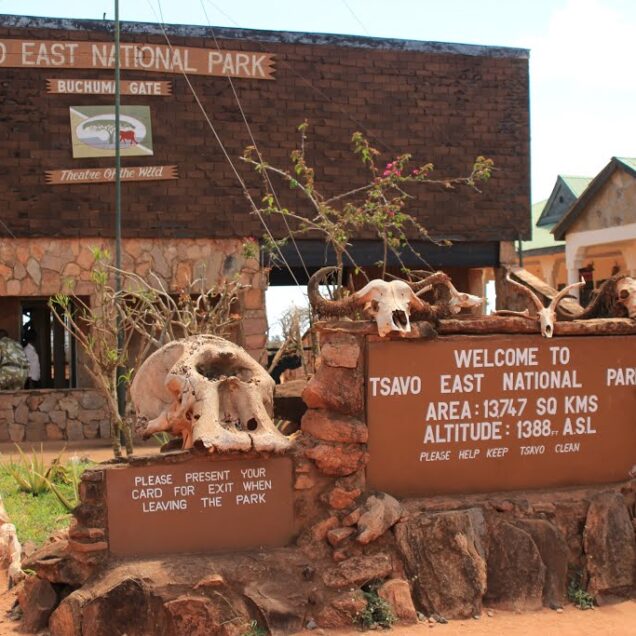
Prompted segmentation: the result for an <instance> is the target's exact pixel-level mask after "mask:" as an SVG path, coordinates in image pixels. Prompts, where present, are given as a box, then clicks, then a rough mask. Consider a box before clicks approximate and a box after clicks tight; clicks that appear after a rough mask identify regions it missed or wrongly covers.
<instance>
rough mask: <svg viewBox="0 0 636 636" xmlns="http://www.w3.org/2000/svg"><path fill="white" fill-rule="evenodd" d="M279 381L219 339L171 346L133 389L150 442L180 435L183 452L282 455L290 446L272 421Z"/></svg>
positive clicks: (154, 358)
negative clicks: (202, 450)
mask: <svg viewBox="0 0 636 636" xmlns="http://www.w3.org/2000/svg"><path fill="white" fill-rule="evenodd" d="M273 393H274V381H273V380H272V378H271V377H270V376H269V375H268V374H267V372H266V371H265V369H263V367H261V365H260V364H258V363H257V362H256V361H255V360H254V359H252V358H251V356H250V355H249V354H248V353H247V352H246V351H245V350H244V349H242V348H241V347H239V346H238V345H235V344H234V343H232V342H229V341H228V340H225V339H223V338H219V337H217V336H210V335H204V336H192V337H190V338H184V339H182V340H176V341H174V342H171V343H169V344H167V345H165V346H164V347H162V348H161V349H159V350H158V351H156V352H155V353H153V354H152V355H151V356H150V357H149V358H148V359H147V360H146V361H145V362H144V363H143V364H142V365H141V367H140V368H139V371H138V372H137V375H136V376H135V379H134V381H133V383H132V386H131V395H132V399H133V403H134V405H135V409H136V411H137V415H138V416H139V417H140V418H143V419H144V420H146V421H147V425H146V428H145V431H144V437H146V438H147V437H150V436H151V435H153V434H154V433H157V432H160V431H168V432H170V433H172V434H173V435H176V436H180V437H181V438H182V440H183V448H184V449H187V448H191V447H192V446H195V445H196V446H199V447H204V448H206V449H208V450H209V451H210V452H214V451H217V452H222V451H249V450H252V449H253V450H256V451H263V452H271V451H273V452H281V451H284V450H285V449H287V448H288V447H289V445H290V441H289V440H288V439H287V438H286V437H285V436H284V435H282V434H281V433H280V432H279V431H278V430H277V429H276V427H275V426H274V424H273V422H272V415H273Z"/></svg>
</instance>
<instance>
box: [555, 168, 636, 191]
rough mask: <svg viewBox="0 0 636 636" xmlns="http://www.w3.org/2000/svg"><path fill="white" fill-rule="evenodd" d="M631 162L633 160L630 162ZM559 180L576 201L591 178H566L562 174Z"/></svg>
mask: <svg viewBox="0 0 636 636" xmlns="http://www.w3.org/2000/svg"><path fill="white" fill-rule="evenodd" d="M632 161H633V160H632ZM559 176H560V177H561V179H563V181H564V182H565V185H567V187H568V188H570V190H572V194H573V195H574V196H575V197H576V198H577V199H578V198H579V197H580V196H581V194H583V190H585V188H587V186H588V185H589V183H590V181H591V180H592V177H566V176H564V175H562V174H560V175H559Z"/></svg>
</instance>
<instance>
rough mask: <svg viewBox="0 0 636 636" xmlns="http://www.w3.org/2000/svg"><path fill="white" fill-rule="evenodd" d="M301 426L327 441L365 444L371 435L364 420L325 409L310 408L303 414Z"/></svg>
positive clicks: (304, 430) (306, 431)
mask: <svg viewBox="0 0 636 636" xmlns="http://www.w3.org/2000/svg"><path fill="white" fill-rule="evenodd" d="M300 427H301V429H302V431H303V432H304V433H309V434H310V435H312V436H313V437H315V438H316V439H319V440H322V441H325V442H340V443H342V444H365V443H366V441H367V439H368V437H369V431H368V429H367V426H366V424H364V422H361V421H360V420H357V419H355V418H353V417H349V416H347V415H339V414H338V413H330V412H329V411H325V410H323V409H308V410H307V412H306V413H305V415H303V419H302V421H301V424H300Z"/></svg>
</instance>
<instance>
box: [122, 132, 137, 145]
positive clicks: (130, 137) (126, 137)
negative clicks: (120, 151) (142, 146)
mask: <svg viewBox="0 0 636 636" xmlns="http://www.w3.org/2000/svg"><path fill="white" fill-rule="evenodd" d="M119 141H120V142H124V141H127V142H128V143H129V144H130V145H131V146H132V145H133V144H134V145H137V139H136V138H135V131H134V130H120V131H119Z"/></svg>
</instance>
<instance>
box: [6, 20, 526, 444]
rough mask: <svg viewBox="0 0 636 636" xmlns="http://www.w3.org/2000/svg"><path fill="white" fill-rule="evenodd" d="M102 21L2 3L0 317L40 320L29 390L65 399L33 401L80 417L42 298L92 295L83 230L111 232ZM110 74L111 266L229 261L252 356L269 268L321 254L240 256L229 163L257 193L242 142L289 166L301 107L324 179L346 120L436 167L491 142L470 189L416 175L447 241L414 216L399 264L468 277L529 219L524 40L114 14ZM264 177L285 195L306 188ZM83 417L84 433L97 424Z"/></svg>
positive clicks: (70, 359)
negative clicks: (24, 11) (69, 292)
mask: <svg viewBox="0 0 636 636" xmlns="http://www.w3.org/2000/svg"><path fill="white" fill-rule="evenodd" d="M112 40H113V25H112V23H111V22H106V21H77V20H65V19H48V18H30V17H16V16H0V84H1V87H2V93H3V99H2V100H0V118H1V120H2V123H3V126H2V128H1V129H0V136H1V137H2V141H1V144H0V208H1V209H2V212H1V213H0V219H1V221H2V222H1V223H0V327H3V328H6V329H7V330H8V331H9V332H10V334H11V335H12V336H13V337H14V338H19V337H20V330H21V326H22V324H23V323H24V321H25V320H26V319H27V318H29V319H31V320H32V321H33V324H35V325H36V326H37V327H38V331H39V333H40V342H39V349H40V355H41V358H42V369H43V377H42V384H43V387H44V388H43V389H42V391H45V390H47V391H49V392H52V393H51V395H52V396H53V397H51V398H50V401H54V402H55V404H56V405H59V403H60V400H66V402H64V404H66V405H67V406H68V404H70V402H69V400H71V401H73V402H74V404H75V406H77V409H75V407H73V408H72V411H73V414H75V413H77V416H76V417H71V413H69V412H68V410H65V408H62V407H59V408H58V406H55V408H49V407H51V405H50V404H48V403H47V408H48V409H49V410H51V411H53V412H59V413H60V414H59V415H57V416H56V417H57V418H58V419H59V420H60V421H62V420H63V418H64V417H68V418H70V419H73V420H74V421H78V422H81V421H82V418H83V419H84V421H98V420H99V418H98V417H97V415H95V414H93V415H94V418H93V419H88V420H87V417H88V415H87V414H86V413H84V412H83V411H81V410H80V409H84V410H86V408H87V407H86V406H82V405H81V404H80V405H79V406H78V404H79V403H78V399H79V398H77V399H76V398H75V397H73V398H72V399H71V397H70V396H76V394H75V393H72V394H70V393H69V394H66V393H65V391H70V390H72V389H76V388H80V389H81V388H82V387H87V386H88V385H87V383H86V381H85V379H84V378H83V376H82V374H81V372H80V370H79V368H80V365H79V364H78V359H77V358H78V356H77V354H76V353H75V349H74V347H73V345H72V343H70V342H68V339H65V337H64V333H63V330H62V329H61V328H60V327H58V326H57V325H56V324H55V322H54V321H52V320H51V316H50V314H49V312H48V309H47V300H48V298H49V297H51V296H52V295H54V294H56V293H57V292H59V291H60V290H61V288H62V286H63V284H64V281H65V280H66V279H72V280H73V281H74V283H75V291H76V293H77V294H79V295H85V297H86V298H87V300H88V302H89V303H90V302H91V298H90V295H91V289H92V287H91V284H90V273H91V267H92V256H91V248H92V247H94V246H102V247H108V248H110V249H111V251H113V236H114V186H113V184H112V176H113V165H114V160H113V158H112V154H113V151H112V146H113V144H114V141H113V139H112V134H111V133H109V132H108V121H106V122H105V121H104V120H108V119H109V117H110V120H111V122H112V117H113V115H112V111H113V106H112V105H113V101H114V100H113V95H112V92H113V88H114V86H113V72H112V66H113V55H112V52H113V47H112ZM228 77H231V78H232V81H231V82H230V81H229V80H228ZM122 80H123V82H124V84H125V86H124V87H123V88H124V94H123V96H122V105H123V108H124V110H123V111H122V115H125V116H126V117H128V119H122V122H124V121H125V122H126V123H122V134H121V137H120V138H121V144H122V149H123V150H122V154H123V156H122V167H123V178H124V182H123V184H122V202H123V204H122V228H123V229H122V234H123V243H122V246H123V266H124V268H126V269H130V270H132V271H135V272H137V273H138V274H140V275H141V276H144V275H146V274H147V273H148V271H150V270H152V271H153V272H155V273H156V274H157V275H158V276H159V277H160V278H161V279H162V280H163V281H164V283H165V284H166V285H167V287H168V288H169V289H170V290H172V291H174V293H178V291H179V289H180V287H181V286H182V285H183V283H184V281H186V280H188V279H191V278H192V277H195V276H197V275H198V274H199V273H201V272H205V275H206V277H207V278H208V280H211V281H215V280H221V279H222V278H224V277H229V276H234V275H238V276H242V278H243V280H244V281H245V282H246V283H249V284H251V285H252V288H251V289H250V291H249V292H247V293H246V294H245V296H244V298H242V301H241V307H240V311H241V315H242V325H241V329H240V333H239V335H238V339H239V342H240V343H241V344H243V345H244V346H245V347H246V348H247V349H248V350H249V351H250V352H251V353H252V354H253V355H254V356H255V357H257V358H259V356H260V355H261V352H262V350H263V347H264V344H265V340H266V331H267V322H266V317H265V310H264V290H265V287H266V285H267V284H290V283H292V282H293V281H295V280H297V281H298V282H299V283H301V284H302V283H303V282H305V281H306V276H307V273H311V272H313V271H315V270H316V269H317V268H318V267H320V266H322V265H324V264H329V263H331V261H332V258H333V257H332V255H331V254H329V253H328V252H325V249H324V244H323V243H322V241H321V240H320V239H319V237H315V236H311V235H309V236H307V237H303V240H299V241H298V242H297V243H298V250H296V248H295V247H294V246H287V247H285V248H284V256H285V258H286V261H287V264H288V265H289V267H288V268H284V267H283V268H280V269H274V270H272V271H271V273H269V275H268V276H267V275H266V274H265V271H264V269H263V267H262V264H261V263H259V262H257V261H256V260H251V261H248V260H246V258H245V257H244V255H243V249H242V246H243V244H244V243H245V242H246V241H249V240H260V239H261V237H262V236H263V234H264V232H265V230H264V227H263V223H262V219H260V218H259V217H258V216H257V215H255V214H252V213H251V211H250V206H249V205H248V202H247V200H246V196H245V193H244V189H243V187H242V186H241V184H240V182H239V179H240V180H242V181H243V182H244V183H245V184H246V188H247V189H248V191H249V192H250V194H251V195H252V196H253V197H255V198H256V200H257V201H258V200H259V196H260V192H261V189H260V178H259V177H258V175H256V174H255V173H254V171H253V170H251V169H250V168H249V166H247V165H244V164H243V163H242V162H241V161H240V160H239V157H240V155H241V154H242V153H243V150H244V149H245V147H246V146H249V145H254V144H256V145H257V146H258V149H259V151H260V152H261V153H262V155H263V157H264V158H265V159H266V160H267V161H268V162H269V163H270V164H273V165H279V166H287V165H289V153H290V151H291V150H292V149H293V148H294V147H296V145H297V143H298V133H297V130H296V128H297V125H298V124H299V123H301V122H302V121H304V120H308V122H309V125H310V129H309V140H308V147H307V150H308V155H309V158H310V160H311V162H312V165H314V166H315V167H316V181H317V182H318V183H319V184H320V185H321V186H322V188H323V190H324V191H325V192H326V193H327V194H330V195H335V194H339V193H342V192H345V191H347V190H349V189H351V188H352V187H355V186H356V185H362V184H364V183H365V179H366V173H365V171H364V169H363V168H362V166H360V165H359V164H358V163H357V161H356V160H355V159H354V157H353V154H352V148H351V136H352V134H353V133H354V132H355V131H358V130H359V131H361V132H363V133H364V134H365V135H366V136H367V137H368V138H369V140H370V141H371V143H372V144H373V145H375V146H376V147H378V148H379V149H380V150H381V151H382V153H383V155H382V157H383V159H384V158H386V160H387V161H390V160H392V158H393V157H394V156H395V155H396V154H398V153H402V152H409V153H411V154H412V155H413V157H414V159H415V160H416V161H417V162H418V163H424V162H426V161H431V162H433V163H434V164H435V168H436V173H435V174H436V175H438V176H440V177H441V176H451V175H453V176H454V175H462V174H467V173H468V172H469V171H470V168H471V166H472V162H473V160H474V158H475V157H476V156H478V155H485V156H487V157H490V158H492V159H493V160H494V162H495V166H496V168H497V170H496V172H495V173H494V177H493V178H492V180H491V182H490V183H489V184H488V185H487V187H486V188H485V189H484V191H483V193H481V194H479V193H476V192H468V193H467V192H461V193H458V192H454V191H451V190H448V189H446V188H443V187H437V188H427V189H422V190H420V191H418V192H417V193H415V195H414V196H415V198H414V199H413V201H412V206H411V208H410V212H411V213H412V214H413V215H414V216H416V217H417V219H418V220H419V222H420V223H421V224H422V225H424V226H425V227H426V228H427V229H428V230H429V232H430V235H431V236H433V237H435V238H446V239H451V240H452V242H453V244H452V246H451V247H440V246H438V245H436V244H435V243H433V242H431V241H429V240H428V239H425V238H424V237H422V236H418V235H416V234H413V235H411V237H410V238H411V241H412V244H413V246H414V248H415V249H416V251H417V252H418V253H419V256H418V258H415V257H413V256H409V255H405V260H406V261H407V264H411V265H415V264H418V265H420V266H421V260H419V258H420V257H421V258H423V259H424V260H425V261H426V262H428V263H429V264H430V266H431V267H434V268H443V269H445V270H446V271H448V272H449V273H450V274H451V275H452V276H453V279H454V281H455V282H456V284H457V286H458V287H460V288H465V289H469V288H470V290H471V291H476V292H481V287H482V285H483V281H484V279H485V273H486V272H492V269H493V268H497V267H498V266H499V265H500V262H501V258H500V255H501V254H502V253H504V252H505V253H509V252H510V245H511V242H512V241H515V240H518V239H524V238H528V237H529V234H530V223H529V151H528V147H529V124H528V121H529V115H528V52H527V51H525V50H520V49H510V48H499V47H486V46H472V45H456V44H440V43H428V42H415V41H402V40H387V39H377V38H365V37H352V36H339V35H321V34H308V33H287V32H266V31H253V30H240V29H227V28H214V29H212V28H209V27H198V26H167V27H166V28H165V32H164V31H163V30H162V28H161V26H160V25H155V24H139V23H124V24H122ZM239 105H240V107H239ZM203 111H205V113H204V112H203ZM211 127H213V128H214V131H215V133H216V134H217V135H218V137H219V138H220V140H221V141H222V143H223V148H224V151H225V152H224V151H223V150H222V149H221V147H220V145H219V143H218V141H217V139H216V138H215V134H214V133H213V131H212V130H211ZM225 153H227V154H225ZM275 187H276V188H277V189H278V191H279V195H280V196H281V198H282V202H283V203H284V204H286V205H288V206H293V205H303V204H302V202H301V201H300V199H299V198H298V197H297V195H296V193H294V192H290V191H283V189H282V185H281V184H275ZM266 223H267V226H268V230H270V231H271V232H272V234H273V235H274V236H276V237H283V236H285V235H286V234H287V230H286V228H285V226H284V224H283V223H282V222H281V220H280V219H276V218H269V219H267V221H266ZM359 239H360V240H358V241H356V242H355V244H354V246H353V248H352V252H353V254H354V256H355V259H356V261H357V263H358V264H360V265H363V266H365V265H366V266H369V265H372V264H373V263H375V262H376V261H377V260H378V257H379V256H380V255H381V245H380V243H379V242H378V241H374V240H373V239H372V237H367V236H361V237H359ZM87 390H88V389H87ZM56 391H57V392H56ZM79 394H82V393H81V391H80V393H79ZM79 394H77V395H79ZM47 395H48V394H47ZM2 399H3V400H4V402H3V403H2V404H1V405H0V420H1V421H2V422H3V423H2V425H1V426H0V438H4V439H6V438H7V436H8V432H7V431H8V429H7V426H8V424H9V423H11V421H12V420H11V418H12V417H14V416H15V414H16V412H17V409H18V408H21V411H20V415H19V419H20V420H21V421H20V425H22V426H23V430H22V432H20V431H17V432H16V434H15V436H14V437H20V436H21V435H23V434H25V435H27V437H29V438H30V439H36V438H38V437H39V436H41V435H43V431H44V430H45V429H46V427H47V426H48V427H49V429H50V431H52V436H58V437H63V438H64V437H71V435H70V433H69V432H68V431H67V430H66V429H63V428H61V427H60V426H57V425H56V428H54V427H53V426H52V425H53V424H55V422H53V421H52V420H50V418H49V419H47V418H46V417H45V416H44V415H42V416H39V415H38V416H37V417H35V419H34V420H33V422H35V421H37V422H38V423H37V425H36V424H35V423H33V424H32V423H31V422H32V419H29V417H30V416H28V415H27V414H26V411H28V412H30V413H32V414H34V413H43V412H44V411H46V409H44V411H42V410H41V409H42V399H43V394H42V393H41V392H35V393H33V394H28V395H27V394H20V395H15V396H11V397H10V396H3V397H2ZM46 399H48V398H46ZM27 400H30V402H28V403H27ZM87 400H88V402H90V403H91V404H92V405H96V404H97V403H98V402H99V399H97V398H95V399H94V400H89V399H88V398H85V401H87ZM88 402H86V403H87V404H88ZM23 404H25V405H26V406H25V407H24V408H22V405H23ZM25 408H26V411H25ZM96 408H97V409H98V410H99V407H96ZM90 417H93V416H90ZM14 424H15V422H14ZM49 425H51V426H49ZM106 426H107V424H102V429H104V428H105V427H106ZM81 428H82V427H81V426H79V427H76V429H77V430H76V431H75V432H74V433H73V435H72V437H78V436H80V431H79V429H81ZM84 428H86V426H84ZM16 430H17V429H16ZM29 430H31V431H32V432H31V433H29ZM25 431H26V432H25ZM81 434H83V435H86V436H88V437H90V436H95V435H98V434H99V426H92V427H90V428H87V429H86V430H83V432H82V433H81Z"/></svg>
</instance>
